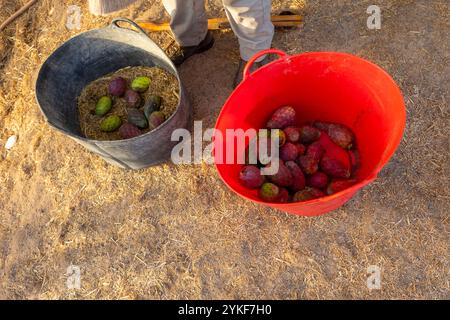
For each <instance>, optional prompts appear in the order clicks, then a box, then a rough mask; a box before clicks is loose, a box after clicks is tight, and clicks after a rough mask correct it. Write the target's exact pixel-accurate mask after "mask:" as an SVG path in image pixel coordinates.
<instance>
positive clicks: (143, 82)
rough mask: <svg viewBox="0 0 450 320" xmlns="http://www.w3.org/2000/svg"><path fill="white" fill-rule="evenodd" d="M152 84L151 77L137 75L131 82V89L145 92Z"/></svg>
mask: <svg viewBox="0 0 450 320" xmlns="http://www.w3.org/2000/svg"><path fill="white" fill-rule="evenodd" d="M149 86H150V78H149V77H137V78H135V79H134V80H133V81H132V82H131V89H133V90H134V91H137V92H145V91H147V89H148V87H149Z"/></svg>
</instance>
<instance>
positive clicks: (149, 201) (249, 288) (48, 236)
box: [0, 0, 450, 299]
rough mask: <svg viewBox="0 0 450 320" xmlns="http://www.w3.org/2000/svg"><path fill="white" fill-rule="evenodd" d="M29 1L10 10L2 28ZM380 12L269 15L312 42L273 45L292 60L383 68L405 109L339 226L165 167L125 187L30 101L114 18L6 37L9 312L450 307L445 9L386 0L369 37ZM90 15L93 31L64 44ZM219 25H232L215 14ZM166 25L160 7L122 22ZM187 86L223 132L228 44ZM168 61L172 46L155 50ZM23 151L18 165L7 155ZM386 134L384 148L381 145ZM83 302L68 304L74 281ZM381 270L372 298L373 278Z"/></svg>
mask: <svg viewBox="0 0 450 320" xmlns="http://www.w3.org/2000/svg"><path fill="white" fill-rule="evenodd" d="M24 2H25V0H20V1H19V0H16V1H12V0H0V6H1V10H0V20H4V19H5V17H6V16H8V15H9V14H11V13H12V12H13V11H14V10H15V9H17V8H18V7H19V6H20V5H21V4H23V3H24ZM373 2H374V1H372V0H370V1H350V0H335V1H318V0H303V1H274V11H277V10H280V8H282V7H286V6H292V7H293V8H298V9H299V10H300V12H301V13H302V14H304V15H305V21H304V24H303V26H302V27H300V28H299V29H296V30H292V31H280V32H278V33H277V35H276V38H275V42H274V46H275V47H278V48H281V49H283V50H286V51H287V52H288V53H290V54H294V53H300V52H305V51H318V50H335V51H346V52H351V53H354V54H357V55H360V56H362V57H364V58H367V59H370V60H372V61H374V62H375V63H378V64H379V65H381V66H382V67H384V68H385V69H386V70H387V71H388V72H389V73H390V74H392V75H393V77H394V78H395V79H396V81H398V83H399V85H400V86H401V88H402V90H403V92H404V95H405V100H406V104H407V109H408V123H407V129H406V132H405V136H404V139H403V141H402V144H401V146H400V148H399V150H398V152H397V153H396V155H395V156H394V158H393V159H392V161H391V162H390V163H389V164H388V165H387V167H386V168H385V169H384V170H383V171H382V173H381V175H380V177H379V179H378V180H377V181H376V182H375V183H373V184H372V185H370V186H369V187H367V188H365V189H364V190H362V191H361V192H359V194H358V195H357V196H355V197H354V199H353V200H351V201H350V202H349V203H347V204H346V205H345V206H343V207H342V208H340V209H339V210H337V211H335V212H333V213H331V214H328V215H325V216H322V217H318V218H305V217H297V216H293V215H288V214H285V213H283V212H279V211H276V210H272V209H268V208H265V207H262V206H257V205H254V204H252V203H250V202H247V201H245V200H243V199H240V198H238V197H237V196H235V195H234V194H233V193H232V192H230V191H229V190H228V189H227V188H226V187H225V186H224V185H223V183H222V182H221V181H220V180H219V178H218V175H217V174H216V171H215V169H214V167H211V166H206V165H197V166H195V165H192V166H187V165H186V166H175V165H172V164H166V165H162V166H159V167H155V168H150V169H146V170H141V171H138V172H127V171H123V170H120V169H117V168H115V167H112V166H110V165H108V164H106V163H105V162H104V161H103V160H101V159H100V158H99V157H97V156H95V155H93V154H91V153H89V152H87V151H85V150H84V149H83V148H82V147H80V146H79V145H77V144H76V143H75V142H73V141H72V140H69V139H68V138H66V137H65V136H63V135H61V134H60V133H57V132H55V131H54V130H52V129H50V128H49V127H48V125H46V124H45V122H44V120H43V117H42V116H41V115H40V112H39V110H38V107H37V105H36V103H35V101H34V91H33V83H34V78H35V75H36V71H37V70H38V69H39V66H40V64H41V63H42V62H43V61H44V59H45V58H46V57H47V56H48V55H49V54H50V53H51V52H52V51H53V50H54V49H55V48H56V47H57V46H59V45H60V44H62V43H63V42H64V41H65V40H67V39H68V38H69V37H71V36H73V35H75V34H76V33H78V32H80V31H83V30H88V29H91V28H97V27H103V26H105V25H107V23H108V22H109V21H110V20H111V17H106V18H96V17H92V16H90V15H89V13H88V12H87V9H86V6H85V3H84V1H81V0H77V1H75V0H74V1H50V0H41V1H39V3H38V4H37V5H36V6H35V7H34V8H33V10H31V11H29V12H28V13H27V14H25V15H24V16H23V17H21V18H20V19H19V20H18V21H17V23H15V24H13V25H11V26H10V27H8V28H7V30H5V31H4V32H2V33H1V34H0V40H1V41H0V69H1V72H0V298H8V299H17V298H26V299H36V298H39V299H54V298H62V299H73V298H77V299H100V298H108V299H125V298H131V299H134V298H137V299H140V298H151V299H161V298H163V299H166V298H168V299H174V298H181V299H184V298H189V299H195V298H204V299H212V298H230V299H234V298H237V299H240V298H255V299H259V298H286V299H304V298H308V299H319V298H321V299H323V298H344V299H356V298H363V299H381V298H400V299H407V298H414V299H417V298H431V299H444V298H447V299H448V298H450V294H449V264H448V263H449V248H448V244H449V233H448V232H449V230H448V227H449V220H448V217H449V209H450V208H449V198H450V195H449V177H450V175H449V173H450V172H449V169H450V168H449V162H450V161H449V140H448V136H449V127H450V125H449V107H448V104H449V100H450V91H449V83H450V69H449V66H450V41H449V37H448V36H449V29H450V25H449V22H450V4H449V2H448V1H447V0H415V1H414V0H395V1H394V0H392V1H387V0H379V1H376V3H377V4H378V5H379V6H380V7H381V9H382V17H383V22H382V29H381V30H378V31H372V30H368V29H367V27H366V19H367V16H368V15H367V14H366V9H367V7H368V6H369V5H370V4H373ZM70 4H78V5H80V6H81V7H82V10H83V17H82V30H80V31H68V30H66V28H65V19H66V7H67V5H70ZM208 10H209V14H210V15H223V10H221V8H220V1H218V0H210V1H209V3H208ZM118 15H121V16H126V17H130V18H133V19H156V20H163V19H164V18H165V14H164V11H163V8H162V5H161V4H160V2H159V1H149V0H147V1H143V0H140V1H138V2H137V4H135V5H133V6H132V7H130V8H129V9H127V10H124V11H122V12H120V13H118V14H116V15H115V16H118ZM216 36H217V40H218V41H217V44H216V46H215V47H214V49H212V50H211V51H209V52H207V53H205V54H202V55H201V56H197V57H195V58H193V59H191V60H190V61H188V62H187V63H186V64H185V65H184V66H183V67H182V68H181V70H180V72H181V76H182V79H183V81H184V84H185V85H186V87H187V91H188V93H189V96H190V99H191V101H192V104H193V107H194V109H195V119H196V120H203V121H204V124H205V126H212V125H213V124H214V122H215V118H216V117H217V115H218V113H219V111H220V108H221V106H222V104H223V103H224V101H225V99H226V98H227V96H228V95H229V94H230V92H231V87H230V85H231V82H232V78H233V76H234V71H235V68H236V63H237V61H238V53H237V42H236V40H235V38H234V37H233V34H232V33H230V32H222V33H217V34H216ZM152 37H153V38H154V39H155V40H156V41H157V42H158V43H160V44H161V45H162V46H163V47H164V48H167V47H169V46H171V42H172V41H171V38H170V35H169V34H167V33H162V34H159V35H152ZM11 134H17V135H18V137H19V140H18V143H17V144H16V146H15V147H14V148H13V149H12V150H11V151H9V152H6V150H5V149H4V143H5V140H6V139H7V138H8V137H9V136H10V135H11ZM374 134H376V133H374ZM71 264H73V265H77V266H79V267H80V269H81V289H80V290H68V288H67V287H66V279H67V275H66V270H67V268H68V266H69V265H71ZM370 265H377V266H379V267H380V268H381V277H382V278H381V281H382V283H381V285H382V287H381V290H369V289H368V288H367V285H366V279H367V268H368V266H370Z"/></svg>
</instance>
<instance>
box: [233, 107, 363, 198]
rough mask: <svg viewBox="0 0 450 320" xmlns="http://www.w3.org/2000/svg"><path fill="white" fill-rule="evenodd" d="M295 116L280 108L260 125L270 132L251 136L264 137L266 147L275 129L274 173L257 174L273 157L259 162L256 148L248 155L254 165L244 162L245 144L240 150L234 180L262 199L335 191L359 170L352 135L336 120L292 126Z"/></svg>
mask: <svg viewBox="0 0 450 320" xmlns="http://www.w3.org/2000/svg"><path fill="white" fill-rule="evenodd" d="M296 119H297V118H296V112H295V109H294V108H293V107H291V106H284V107H281V108H279V109H277V110H276V111H275V112H274V113H273V114H272V116H271V117H270V119H269V120H268V122H267V124H266V128H267V129H276V131H274V130H269V131H267V132H268V133H265V134H261V133H260V134H259V135H258V137H257V140H258V143H261V140H262V139H264V142H266V141H267V142H268V143H267V145H268V146H267V150H270V148H271V145H272V144H271V143H270V142H273V141H274V140H275V139H274V138H273V136H274V133H275V136H276V137H277V139H276V140H278V145H279V157H278V158H277V159H275V160H278V170H277V171H276V172H275V170H273V171H274V173H273V172H271V173H270V174H271V175H262V171H261V168H263V167H266V168H268V169H270V167H271V166H272V165H274V163H273V161H274V159H271V162H269V163H268V164H266V165H264V164H263V163H262V162H263V161H261V159H259V158H258V156H260V155H259V153H258V152H257V151H256V153H257V155H255V156H254V157H253V159H254V158H255V157H256V159H257V164H255V165H253V164H249V162H248V159H250V158H251V157H250V154H249V152H250V151H249V148H247V150H246V155H245V159H246V163H247V164H246V165H245V166H244V167H243V168H242V170H241V171H240V173H239V181H240V183H241V184H242V185H243V186H244V187H246V188H248V189H258V190H259V192H258V194H259V197H260V198H261V199H262V200H263V201H266V202H272V203H287V202H302V201H308V200H313V199H317V198H320V197H324V196H328V195H331V194H334V193H337V192H339V191H342V190H344V189H347V188H348V187H350V186H352V185H353V184H355V183H356V178H355V172H356V171H357V170H358V169H359V166H360V158H359V153H358V150H357V149H356V146H355V135H354V133H353V132H352V131H351V130H350V129H349V128H347V127H346V126H344V125H342V124H337V123H329V122H320V121H314V122H308V123H304V124H297V120H296ZM270 133H272V134H270ZM258 143H257V149H258V146H260V144H258ZM269 153H270V152H269ZM268 156H269V157H270V154H268Z"/></svg>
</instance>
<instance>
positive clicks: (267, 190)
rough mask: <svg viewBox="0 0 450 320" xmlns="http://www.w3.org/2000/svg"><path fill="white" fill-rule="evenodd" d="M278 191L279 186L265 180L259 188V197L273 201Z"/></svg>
mask: <svg viewBox="0 0 450 320" xmlns="http://www.w3.org/2000/svg"><path fill="white" fill-rule="evenodd" d="M279 193H280V188H279V187H278V186H277V185H275V184H273V183H270V182H265V183H263V185H262V186H261V189H259V197H260V198H261V199H262V200H264V201H267V202H275V201H276V200H277V198H278V195H279Z"/></svg>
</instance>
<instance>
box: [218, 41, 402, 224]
mask: <svg viewBox="0 0 450 320" xmlns="http://www.w3.org/2000/svg"><path fill="white" fill-rule="evenodd" d="M265 54H277V55H279V56H280V59H278V60H276V61H274V62H272V63H270V64H268V65H266V66H264V67H262V68H260V69H258V70H257V71H256V72H254V73H253V74H250V73H249V70H250V66H251V65H252V64H253V63H254V61H255V60H256V59H258V58H259V57H261V56H262V55H265ZM284 105H291V106H293V107H294V108H295V109H296V111H297V117H298V119H297V121H298V123H302V122H306V121H312V120H321V121H331V122H336V123H342V124H345V125H347V126H348V127H350V128H351V129H352V130H353V131H354V132H355V135H356V142H357V146H358V150H359V152H360V155H361V168H360V170H359V172H358V174H357V180H358V183H357V184H355V185H354V186H352V187H350V188H349V189H346V190H343V191H341V192H339V193H336V194H333V195H331V196H327V197H323V198H320V199H315V200H311V201H306V202H300V203H283V204H280V203H267V202H263V201H261V200H260V199H259V198H258V192H257V190H248V189H246V188H244V187H243V186H241V185H240V184H239V181H238V174H239V171H240V169H241V168H242V165H239V164H217V154H216V155H215V157H216V167H217V170H218V172H219V175H220V177H221V178H222V180H223V181H224V182H225V183H226V184H227V185H228V186H229V187H230V188H231V189H232V190H233V191H234V192H236V193H237V194H238V195H240V196H242V197H244V198H246V199H249V200H251V201H253V202H256V203H260V204H264V205H268V206H270V207H273V208H276V209H280V210H283V211H287V212H290V213H294V214H298V215H305V216H317V215H321V214H324V213H327V212H329V211H332V210H335V209H337V208H338V207H340V206H342V205H343V204H344V203H345V202H347V201H348V200H350V198H351V197H352V196H353V195H354V194H355V193H356V192H357V191H358V190H359V189H361V188H362V187H364V186H365V185H367V184H369V183H370V182H372V181H373V180H374V179H376V177H377V174H378V172H379V171H380V170H381V169H382V168H383V166H384V165H385V164H386V163H387V162H388V161H389V159H390V158H391V157H392V155H393V154H394V152H395V150H396V148H397V146H398V145H399V143H400V140H401V138H402V135H403V131H404V128H405V122H406V112H405V105H404V101H403V97H402V94H401V92H400V89H399V88H398V86H397V85H396V83H395V82H394V80H393V79H392V78H391V77H390V76H389V75H388V74H387V73H386V72H385V71H384V70H383V69H381V68H380V67H378V66H376V65H375V64H373V63H371V62H369V61H366V60H363V59H361V58H358V57H356V56H353V55H350V54H345V53H337V52H312V53H305V54H300V55H295V56H288V55H287V54H286V53H284V52H282V51H279V50H273V49H269V50H264V51H261V52H260V53H258V54H256V55H255V56H254V57H253V58H252V59H251V60H250V61H249V62H248V65H247V67H246V70H245V71H244V80H243V81H242V83H241V84H240V85H239V86H238V87H237V88H236V90H235V91H234V92H233V93H232V94H231V96H230V97H229V99H228V100H227V102H226V103H225V105H224V107H223V109H222V112H221V113H220V116H219V118H218V120H217V123H216V130H219V131H221V132H222V134H223V137H224V138H223V145H222V147H223V150H224V151H223V152H224V153H226V150H225V145H226V144H227V139H226V134H225V130H226V129H238V128H241V129H243V130H247V129H249V128H253V129H257V130H258V129H261V128H264V126H265V123H266V122H267V120H268V118H269V117H270V115H271V114H272V113H273V112H274V111H275V110H276V109H277V108H279V107H281V106H284ZM219 143H221V142H220V141H216V142H215V145H214V149H216V148H217V147H219V145H218V144H219ZM237 151H238V150H236V147H235V150H234V152H235V154H236V152H237Z"/></svg>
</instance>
